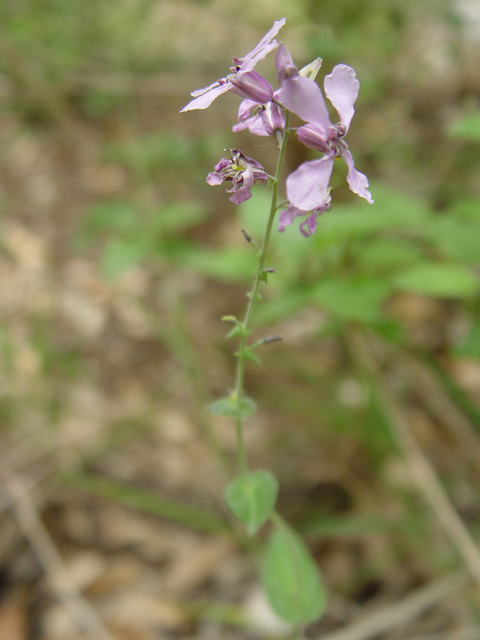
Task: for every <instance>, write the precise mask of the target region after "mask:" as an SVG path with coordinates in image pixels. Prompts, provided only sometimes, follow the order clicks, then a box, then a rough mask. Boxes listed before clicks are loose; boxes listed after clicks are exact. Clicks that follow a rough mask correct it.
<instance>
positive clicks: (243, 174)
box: [207, 149, 268, 204]
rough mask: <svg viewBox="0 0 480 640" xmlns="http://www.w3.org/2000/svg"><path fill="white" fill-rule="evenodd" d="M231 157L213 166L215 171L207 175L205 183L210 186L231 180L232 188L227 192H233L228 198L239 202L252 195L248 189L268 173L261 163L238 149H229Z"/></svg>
mask: <svg viewBox="0 0 480 640" xmlns="http://www.w3.org/2000/svg"><path fill="white" fill-rule="evenodd" d="M229 151H230V152H231V154H232V159H231V160H228V159H227V158H222V159H221V160H220V162H218V164H217V165H216V166H215V171H213V173H209V174H208V176H207V183H208V184H209V185H211V186H212V187H214V186H217V185H219V184H222V182H224V181H225V180H229V181H230V182H232V188H231V189H227V193H233V196H231V197H230V198H229V200H230V201H231V202H233V203H235V204H241V203H242V202H245V200H248V199H249V198H251V197H252V194H251V193H250V189H251V187H252V185H253V183H254V182H265V181H266V180H268V175H267V173H266V171H265V169H264V168H263V167H262V165H261V164H260V163H259V162H257V161H256V160H254V159H253V158H249V157H248V156H246V155H245V154H244V153H242V152H241V151H240V150H239V149H229Z"/></svg>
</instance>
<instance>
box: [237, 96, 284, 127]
mask: <svg viewBox="0 0 480 640" xmlns="http://www.w3.org/2000/svg"><path fill="white" fill-rule="evenodd" d="M276 95H277V92H275V93H274V94H273V97H274V98H275V97H276ZM252 109H253V110H254V114H253V115H250V113H251V111H252ZM238 120H239V122H238V123H237V124H234V125H233V127H232V130H233V131H235V133H236V132H237V131H243V130H244V129H248V130H249V131H250V133H253V134H254V135H256V136H271V135H272V134H273V133H275V131H277V130H279V131H283V130H284V128H285V114H284V112H283V110H282V109H281V108H280V107H279V106H278V105H276V104H275V103H274V102H268V103H267V104H264V105H262V104H259V103H258V102H254V101H253V100H244V101H243V102H241V103H240V108H239V110H238Z"/></svg>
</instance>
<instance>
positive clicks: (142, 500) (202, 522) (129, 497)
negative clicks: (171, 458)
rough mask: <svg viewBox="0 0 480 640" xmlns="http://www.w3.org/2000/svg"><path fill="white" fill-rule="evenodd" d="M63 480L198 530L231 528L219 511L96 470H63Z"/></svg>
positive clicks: (68, 483)
mask: <svg viewBox="0 0 480 640" xmlns="http://www.w3.org/2000/svg"><path fill="white" fill-rule="evenodd" d="M59 481H60V482H61V483H63V484H65V485H66V486H69V487H75V488H78V489H81V490H83V491H89V492H90V493H93V494H95V495H98V496H102V497H103V498H107V499H109V500H115V501H116V502H119V503H121V504H124V505H128V506H130V507H134V508H135V509H140V510H141V511H145V512H147V513H153V514H154V515H156V516H160V517H161V518H167V519H168V520H172V521H174V522H179V523H180V524H184V525H186V526H188V527H192V528H194V529H197V530H198V531H204V532H206V533H212V534H219V533H222V532H223V533H225V532H228V531H229V529H230V527H229V525H228V523H227V522H225V521H224V520H222V519H221V518H219V516H218V515H217V514H215V513H211V512H209V511H204V510H202V509H199V508H198V507H194V506H192V505H189V504H184V503H182V502H178V501H176V500H172V499H171V498H165V497H163V496H162V495H160V494H158V493H155V492H154V491H148V490H146V489H143V488H141V487H133V486H132V485H130V484H125V483H122V482H118V481H117V480H112V479H110V478H107V477H104V476H99V475H97V474H94V473H73V474H61V475H60V477H59Z"/></svg>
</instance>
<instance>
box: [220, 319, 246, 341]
mask: <svg viewBox="0 0 480 640" xmlns="http://www.w3.org/2000/svg"><path fill="white" fill-rule="evenodd" d="M249 333H251V331H250V332H249V331H248V330H247V331H245V327H244V326H243V324H240V323H238V324H237V325H235V326H234V327H233V328H232V329H230V331H229V332H228V333H227V335H226V336H225V339H226V340H229V339H230V338H239V337H240V336H243V335H248V334H249Z"/></svg>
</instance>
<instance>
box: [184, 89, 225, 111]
mask: <svg viewBox="0 0 480 640" xmlns="http://www.w3.org/2000/svg"><path fill="white" fill-rule="evenodd" d="M212 87H213V88H211V89H210V88H209V89H207V91H206V92H205V93H202V94H201V95H199V96H198V97H197V98H194V99H193V100H191V101H190V102H189V103H188V104H187V105H186V106H185V107H183V109H182V110H181V111H180V113H184V112H185V111H191V110H192V109H206V108H207V107H209V106H210V105H211V104H212V102H213V101H214V100H216V98H218V96H221V95H222V93H226V92H227V91H230V90H231V89H232V85H231V84H230V82H225V83H224V84H220V85H218V86H215V85H212ZM199 91H203V90H202V89H199ZM194 93H196V92H194Z"/></svg>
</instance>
